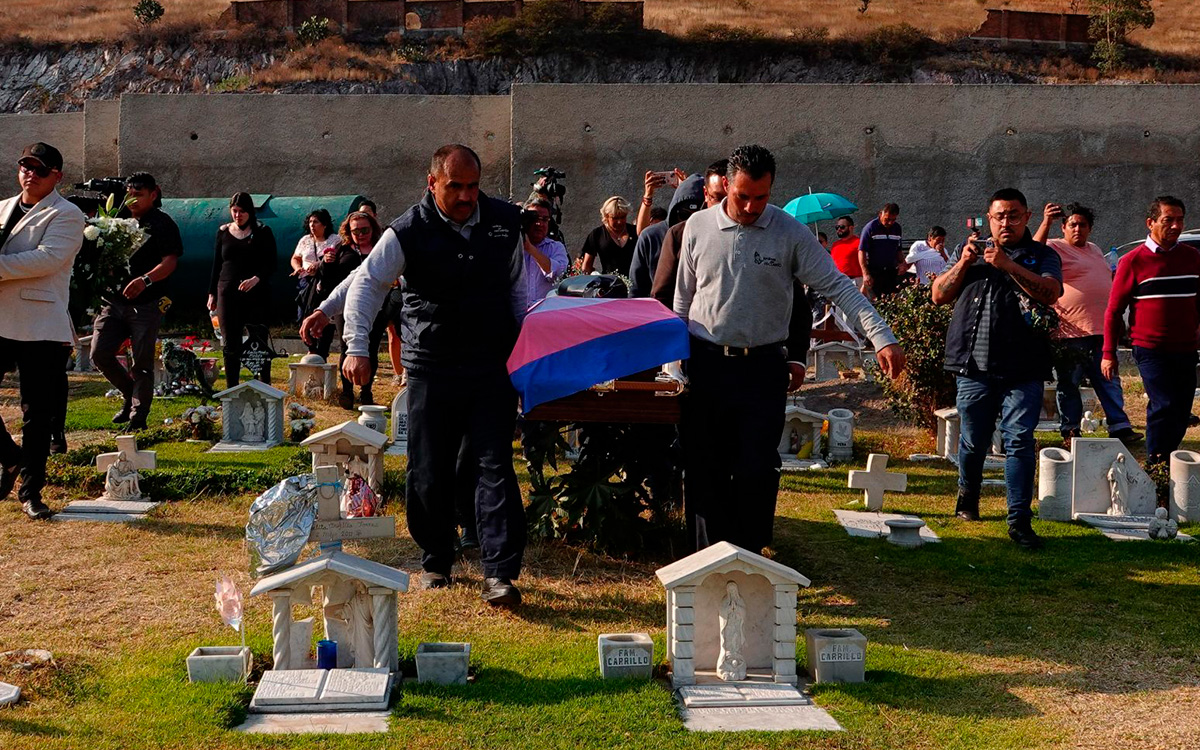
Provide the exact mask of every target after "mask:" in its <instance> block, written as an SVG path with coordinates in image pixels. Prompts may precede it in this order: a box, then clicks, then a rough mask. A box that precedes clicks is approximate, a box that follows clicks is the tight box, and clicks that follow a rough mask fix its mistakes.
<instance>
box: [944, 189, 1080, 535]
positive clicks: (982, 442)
mask: <svg viewBox="0 0 1200 750" xmlns="http://www.w3.org/2000/svg"><path fill="white" fill-rule="evenodd" d="M1032 215H1033V214H1032V213H1031V212H1030V210H1029V204H1028V203H1027V202H1026V200H1025V196H1024V195H1023V194H1022V193H1021V191H1019V190H1016V189H1015V188H1005V189H1003V190H999V191H997V192H996V193H995V194H994V195H993V196H992V199H991V201H990V203H989V205H988V221H989V224H990V226H991V230H992V239H990V240H988V241H987V243H986V244H984V243H983V242H981V241H980V240H979V239H978V238H977V237H976V236H974V235H972V237H971V239H969V240H968V241H967V242H966V244H965V245H964V246H963V249H962V255H961V256H960V257H959V259H958V261H957V262H956V263H955V264H954V265H953V266H951V267H950V268H949V269H947V270H946V271H944V272H943V273H942V274H941V275H940V276H938V277H937V278H936V279H934V281H933V301H934V303H935V304H939V305H950V304H953V305H954V314H953V317H952V318H951V321H950V330H949V332H948V333H947V334H946V364H945V368H946V369H947V370H949V371H950V372H953V373H954V374H955V375H956V376H957V380H958V397H957V405H958V416H959V419H960V425H961V426H960V433H959V441H958V502H957V506H956V507H955V509H954V510H955V515H957V516H958V517H959V518H961V519H963V520H965V521H978V520H979V492H980V487H981V486H982V484H983V462H984V459H986V458H987V454H988V449H989V448H990V446H991V444H992V434H993V433H994V432H995V430H996V424H997V423H996V419H997V417H999V419H1000V422H999V427H1000V433H1001V435H1002V436H1003V438H1004V455H1005V462H1004V482H1005V485H1006V486H1007V490H1008V536H1009V538H1011V539H1012V540H1013V541H1014V542H1016V543H1017V544H1019V545H1020V546H1022V547H1025V548H1026V549H1037V548H1039V547H1041V546H1042V540H1041V537H1039V536H1038V535H1037V534H1036V533H1035V532H1034V530H1033V526H1032V524H1031V522H1030V521H1031V519H1032V517H1033V511H1032V508H1031V506H1032V501H1033V469H1034V463H1035V462H1034V458H1035V456H1034V450H1035V444H1034V438H1033V431H1034V429H1035V428H1036V427H1037V423H1038V415H1039V414H1040V413H1041V408H1042V390H1043V388H1042V383H1043V381H1045V379H1046V377H1047V376H1048V375H1049V374H1050V362H1051V356H1050V338H1049V333H1048V332H1046V331H1038V330H1036V328H1035V323H1036V319H1037V317H1038V316H1039V313H1040V310H1039V305H1040V306H1043V307H1046V308H1048V307H1049V306H1051V305H1053V304H1054V303H1055V301H1056V300H1058V298H1059V296H1060V295H1061V294H1062V264H1061V261H1060V260H1059V257H1058V254H1057V253H1055V252H1054V251H1053V250H1051V249H1050V248H1048V247H1046V246H1045V245H1043V244H1042V243H1040V242H1036V241H1034V239H1033V237H1032V236H1030V234H1029V230H1028V229H1026V225H1028V223H1029V217H1030V216H1032Z"/></svg>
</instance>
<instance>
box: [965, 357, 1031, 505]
mask: <svg viewBox="0 0 1200 750" xmlns="http://www.w3.org/2000/svg"><path fill="white" fill-rule="evenodd" d="M1042 391H1043V387H1042V381H1041V380H1040V379H1034V380H1011V379H989V378H986V377H982V378H970V377H966V376H963V375H960V376H959V377H958V399H957V406H958V418H959V437H958V488H959V492H960V493H962V494H965V495H966V496H967V497H970V498H978V497H979V488H980V486H981V485H982V483H983V462H984V459H986V458H987V455H988V451H989V449H990V448H991V445H992V434H993V433H994V432H995V431H996V427H997V426H999V428H1000V434H1001V436H1002V437H1003V439H1004V455H1005V461H1004V484H1005V487H1006V488H1007V490H1008V524H1009V526H1016V525H1020V524H1026V523H1029V519H1030V518H1032V517H1033V511H1032V509H1031V505H1032V502H1033V469H1034V463H1035V451H1034V448H1035V446H1034V439H1033V431H1034V430H1035V429H1036V428H1037V423H1038V415H1039V414H1041V411H1042ZM997 418H999V425H997V421H996V420H997Z"/></svg>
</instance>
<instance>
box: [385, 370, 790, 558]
mask: <svg viewBox="0 0 1200 750" xmlns="http://www.w3.org/2000/svg"><path fill="white" fill-rule="evenodd" d="M516 417H517V394H516V391H514V390H513V387H512V383H511V382H510V381H509V379H508V376H507V375H506V374H505V373H504V372H503V370H499V371H497V372H495V373H492V374H487V375H483V376H478V377H473V378H465V377H447V376H443V375H434V376H430V375H427V374H425V373H419V372H417V371H415V370H410V371H409V376H408V477H407V488H406V496H405V501H406V506H407V514H408V531H409V533H410V534H412V538H413V541H415V542H416V543H417V545H418V546H419V547H420V548H421V550H422V553H423V554H422V556H421V567H422V568H424V569H425V570H427V571H430V572H434V573H442V574H445V575H448V574H449V573H450V569H451V567H452V566H453V565H454V543H455V539H456V538H457V534H456V533H455V526H456V525H457V524H456V518H457V515H458V514H457V513H456V511H455V496H456V495H457V494H458V493H457V492H456V489H457V488H458V487H459V486H460V485H459V481H460V480H461V477H460V472H459V470H458V458H459V455H460V453H461V452H462V450H463V441H464V439H466V440H469V441H470V446H471V447H470V451H471V452H473V453H474V456H475V461H476V462H477V466H478V472H479V473H478V481H477V483H476V486H475V523H476V529H477V531H478V533H479V548H480V562H481V563H482V566H483V572H484V575H485V576H487V577H489V578H516V577H518V576H519V575H520V573H521V557H522V555H523V554H524V552H525V537H526V530H525V508H524V506H523V505H522V504H521V490H520V487H519V486H518V484H517V474H516V471H514V470H513V451H512V439H513V430H514V429H515V427H516ZM781 429H782V428H781Z"/></svg>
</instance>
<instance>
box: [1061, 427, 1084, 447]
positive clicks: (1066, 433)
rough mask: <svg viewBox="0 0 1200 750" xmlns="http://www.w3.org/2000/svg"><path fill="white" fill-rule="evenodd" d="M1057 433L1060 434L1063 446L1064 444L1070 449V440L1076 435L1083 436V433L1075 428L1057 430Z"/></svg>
mask: <svg viewBox="0 0 1200 750" xmlns="http://www.w3.org/2000/svg"><path fill="white" fill-rule="evenodd" d="M1058 434H1060V435H1062V439H1063V446H1065V447H1066V448H1067V449H1070V447H1071V441H1072V440H1074V439H1075V438H1077V437H1083V433H1082V432H1080V431H1079V430H1077V429H1076V430H1063V431H1061V432H1059V433H1058Z"/></svg>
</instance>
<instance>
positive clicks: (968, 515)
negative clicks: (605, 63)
mask: <svg viewBox="0 0 1200 750" xmlns="http://www.w3.org/2000/svg"><path fill="white" fill-rule="evenodd" d="M954 515H955V516H956V517H958V518H961V519H962V520H964V521H978V520H979V498H977V497H975V498H971V497H967V494H966V493H965V492H963V491H962V490H959V492H958V501H957V502H956V503H955V504H954Z"/></svg>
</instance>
